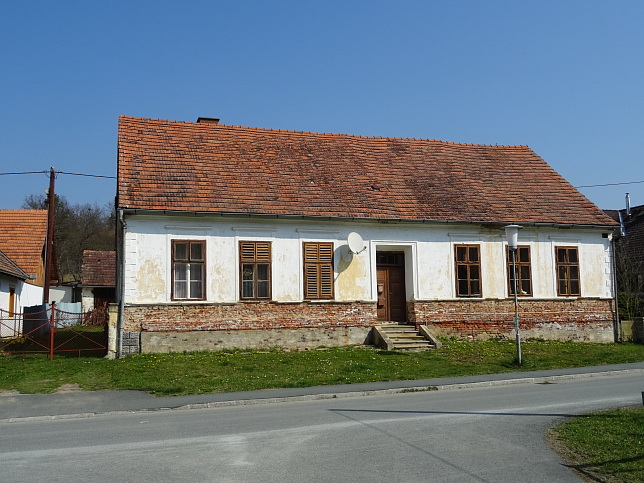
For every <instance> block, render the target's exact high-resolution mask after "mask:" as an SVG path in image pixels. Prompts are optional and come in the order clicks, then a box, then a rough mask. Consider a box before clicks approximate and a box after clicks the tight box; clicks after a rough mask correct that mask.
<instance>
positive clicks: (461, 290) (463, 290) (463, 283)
mask: <svg viewBox="0 0 644 483" xmlns="http://www.w3.org/2000/svg"><path fill="white" fill-rule="evenodd" d="M468 288H469V285H468V283H467V280H459V281H458V294H459V295H469V291H468Z"/></svg>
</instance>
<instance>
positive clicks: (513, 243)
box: [503, 225, 523, 250]
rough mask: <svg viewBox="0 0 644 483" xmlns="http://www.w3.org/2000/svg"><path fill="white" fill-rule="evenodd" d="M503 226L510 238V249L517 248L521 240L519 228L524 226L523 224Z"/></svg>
mask: <svg viewBox="0 0 644 483" xmlns="http://www.w3.org/2000/svg"><path fill="white" fill-rule="evenodd" d="M503 228H504V229H505V236H506V238H507V239H508V247H510V250H516V249H517V244H518V242H519V230H520V229H521V228H523V227H522V226H521V225H507V226H504V227H503Z"/></svg>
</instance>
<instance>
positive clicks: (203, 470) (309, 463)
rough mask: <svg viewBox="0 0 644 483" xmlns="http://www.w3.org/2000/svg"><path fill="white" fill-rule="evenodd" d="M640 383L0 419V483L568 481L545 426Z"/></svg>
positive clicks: (633, 395)
mask: <svg viewBox="0 0 644 483" xmlns="http://www.w3.org/2000/svg"><path fill="white" fill-rule="evenodd" d="M643 390H644V375H643V374H642V372H636V373H631V374H625V375H610V376H602V377H585V378H581V379H562V380H558V381H557V382H554V383H553V382H548V383H525V384H513V385H499V386H492V387H474V388H465V389H456V390H441V391H425V392H409V393H398V394H384V395H382V394H381V395H372V396H365V397H350V398H337V399H333V398H331V399H320V400H304V401H292V402H282V403H279V404H256V405H240V406H224V407H215V408H204V409H195V410H183V411H180V410H172V411H170V410H168V411H153V412H150V411H148V412H145V411H144V412H134V413H126V412H122V413H118V414H106V415H95V416H92V417H84V418H62V419H52V420H44V419H42V418H41V419H32V420H30V419H24V420H20V421H18V422H3V423H0V479H1V480H2V481H3V482H25V481H30V482H38V481H48V482H63V481H64V482H71V481H83V482H98V481H101V482H103V481H117V482H148V481H154V482H165V481H168V482H169V481H173V482H184V481H185V482H200V481H215V482H251V481H252V482H263V481H267V482H269V481H270V482H274V481H284V482H304V481H306V482H316V481H325V482H326V481H334V482H335V481H342V482H344V481H346V482H362V481H369V482H379V481H383V482H384V481H387V482H390V481H396V482H398V481H406V482H412V481H413V482H420V481H433V482H450V481H458V482H467V481H476V482H481V481H489V482H505V481H507V482H548V483H551V482H568V481H570V482H573V481H576V482H579V481H582V480H581V479H580V478H579V477H578V476H576V475H575V474H574V472H573V471H572V470H571V469H570V468H568V467H566V466H565V465H564V464H563V463H562V462H561V461H560V460H559V459H558V457H557V456H556V454H555V453H554V452H552V451H551V449H550V448H549V446H548V443H547V441H546V438H545V432H546V429H547V428H548V426H550V425H552V424H553V423H555V422H557V421H559V420H563V419H566V418H570V417H574V416H575V415H577V414H580V413H585V412H589V411H595V410H599V409H605V408H612V407H622V406H629V405H641V404H642V396H641V393H642V391H643Z"/></svg>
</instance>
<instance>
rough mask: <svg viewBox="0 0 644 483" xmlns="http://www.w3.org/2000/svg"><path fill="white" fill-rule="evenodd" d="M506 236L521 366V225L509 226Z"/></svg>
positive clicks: (518, 361) (518, 355)
mask: <svg viewBox="0 0 644 483" xmlns="http://www.w3.org/2000/svg"><path fill="white" fill-rule="evenodd" d="M503 228H505V236H506V238H507V239H508V248H509V249H510V255H511V256H512V290H513V292H514V333H515V334H516V340H517V364H518V365H521V333H520V332H519V294H518V290H517V244H518V241H519V230H520V229H521V228H523V227H522V226H520V225H507V226H504V227H503Z"/></svg>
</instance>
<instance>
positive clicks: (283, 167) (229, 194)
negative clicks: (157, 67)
mask: <svg viewBox="0 0 644 483" xmlns="http://www.w3.org/2000/svg"><path fill="white" fill-rule="evenodd" d="M118 138H119V140H118V203H119V207H121V208H126V209H143V210H172V211H184V212H212V213H230V214H244V215H247V214H257V215H283V216H301V217H325V218H327V217H333V218H336V217H337V218H356V219H374V220H409V221H429V220H436V221H463V222H490V223H495V222H501V223H511V222H512V223H526V224H529V223H554V224H575V225H595V226H613V225H614V224H615V222H614V221H613V220H612V219H610V218H609V217H608V216H606V215H605V214H604V213H603V212H602V211H601V210H600V209H599V208H597V207H596V206H595V205H594V204H593V203H591V202H590V201H589V200H588V199H587V198H585V197H584V196H583V195H582V194H581V193H580V192H579V191H577V190H576V189H575V188H573V187H572V186H571V185H570V184H569V183H568V182H567V181H566V180H565V179H563V178H562V177H561V176H560V175H559V174H557V173H556V172H555V171H554V170H553V169H552V168H551V167H550V166H548V164H546V162H545V161H544V160H543V159H541V158H540V157H539V156H537V155H536V154H535V153H534V152H533V151H532V150H531V149H530V148H528V147H527V146H487V145H474V144H458V143H451V142H444V141H433V140H426V139H401V138H385V137H364V136H355V135H346V134H319V133H311V132H299V131H280V130H274V129H261V128H251V127H242V126H230V125H224V124H218V123H217V122H196V123H194V122H178V121H164V120H156V119H142V118H134V117H125V116H122V117H120V119H119V132H118Z"/></svg>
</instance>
